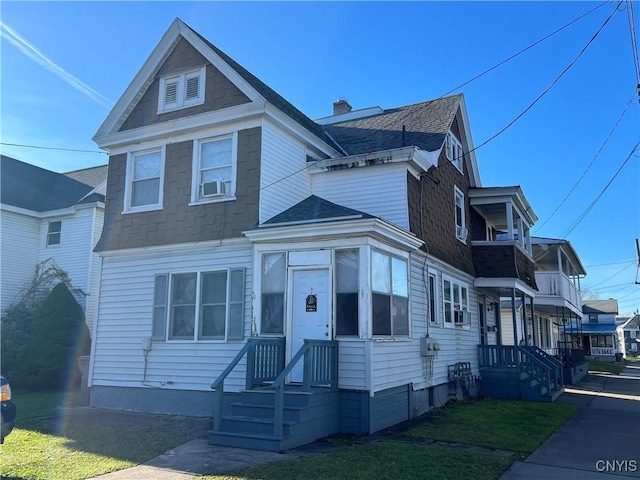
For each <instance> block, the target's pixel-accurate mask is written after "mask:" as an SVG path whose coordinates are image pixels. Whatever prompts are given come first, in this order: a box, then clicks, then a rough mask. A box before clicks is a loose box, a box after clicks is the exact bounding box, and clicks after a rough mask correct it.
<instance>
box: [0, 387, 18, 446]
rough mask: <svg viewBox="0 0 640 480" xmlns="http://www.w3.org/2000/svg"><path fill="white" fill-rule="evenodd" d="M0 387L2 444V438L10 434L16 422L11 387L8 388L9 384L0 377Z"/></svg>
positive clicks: (0, 441)
mask: <svg viewBox="0 0 640 480" xmlns="http://www.w3.org/2000/svg"><path fill="white" fill-rule="evenodd" d="M0 387H1V392H2V394H1V396H2V407H1V408H0V410H1V411H2V427H1V428H0V430H1V436H0V443H4V437H6V436H7V435H9V434H10V433H11V430H13V423H14V422H15V420H16V404H15V403H13V402H12V401H11V387H10V386H9V382H7V380H6V379H5V378H4V377H2V376H0Z"/></svg>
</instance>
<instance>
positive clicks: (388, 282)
mask: <svg viewBox="0 0 640 480" xmlns="http://www.w3.org/2000/svg"><path fill="white" fill-rule="evenodd" d="M371 285H372V294H371V299H372V315H371V316H372V323H373V335H374V336H390V337H408V336H409V282H408V266H407V261H406V260H404V259H401V258H398V257H393V256H391V255H387V254H385V253H382V252H379V251H376V250H374V251H373V252H372V253H371Z"/></svg>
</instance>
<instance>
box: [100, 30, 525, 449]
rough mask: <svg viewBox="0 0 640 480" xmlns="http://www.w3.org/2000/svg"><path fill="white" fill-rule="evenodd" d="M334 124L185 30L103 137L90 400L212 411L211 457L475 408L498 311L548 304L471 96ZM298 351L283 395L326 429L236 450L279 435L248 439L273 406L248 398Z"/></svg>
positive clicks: (339, 106)
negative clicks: (479, 150)
mask: <svg viewBox="0 0 640 480" xmlns="http://www.w3.org/2000/svg"><path fill="white" fill-rule="evenodd" d="M334 108H335V112H334V115H332V116H330V117H325V118H323V119H320V120H318V121H317V122H316V121H313V120H311V119H309V118H308V117H306V116H305V115H304V114H303V113H301V112H300V111H299V110H298V109H296V108H295V107H294V106H293V105H291V104H290V103H289V102H287V101H286V100H285V99H284V98H282V97H281V96H280V95H278V94H277V93H276V92H274V91H273V90H272V89H271V88H270V87H268V86H267V85H265V84H264V83H262V82H261V81H260V80H258V79H257V78H256V77H255V76H254V75H253V74H251V73H250V72H248V71H247V70H246V69H244V68H243V67H242V66H240V65H239V64H238V63H237V62H235V61H234V60H233V59H231V58H229V57H228V56H227V55H225V54H224V53H223V52H221V51H220V50H219V49H218V48H217V47H215V46H214V45H212V44H211V43H209V42H208V41H207V40H205V39H203V38H202V37H201V36H200V35H199V34H197V33H196V32H195V31H193V30H192V29H191V28H190V27H188V26H187V25H185V24H184V23H183V22H181V21H180V20H179V19H176V21H175V22H174V23H173V24H172V25H171V27H170V28H169V30H168V31H167V33H166V34H165V35H164V36H163V37H162V39H161V41H160V43H159V44H158V45H157V47H156V48H155V49H154V51H153V52H152V53H151V55H150V57H149V58H148V59H147V61H146V62H145V63H144V65H143V66H142V68H141V70H140V72H139V73H138V74H137V75H136V77H135V78H134V79H133V81H132V82H131V84H130V86H129V87H128V88H127V90H126V91H125V92H124V94H123V95H122V97H121V98H120V100H119V101H118V102H117V104H116V105H115V107H114V108H113V110H112V111H111V113H110V114H109V115H108V117H107V118H106V120H105V121H104V123H103V124H102V126H101V127H100V128H99V130H98V132H97V133H96V135H95V137H94V140H95V141H96V143H97V144H98V145H99V146H100V147H101V148H103V149H105V150H107V151H108V152H109V174H108V181H107V193H106V213H105V224H104V230H103V233H102V237H101V239H100V241H99V242H98V245H97V247H96V251H97V252H98V253H99V254H100V255H101V257H102V277H101V294H100V307H99V312H98V317H97V323H96V328H95V335H94V343H93V348H92V357H91V365H90V373H89V376H90V379H89V381H90V385H91V387H92V399H91V402H92V405H94V406H99V407H107V408H121V409H128V410H143V411H154V412H171V413H181V414H197V415H211V414H212V411H213V414H214V417H215V418H216V420H215V423H216V425H215V430H216V431H215V433H212V436H211V441H212V442H213V443H225V444H229V445H233V444H243V445H245V446H247V445H251V446H254V447H255V448H267V449H281V448H285V447H290V446H292V445H294V444H298V445H299V444H301V443H306V442H308V441H312V440H313V439H314V438H318V437H321V436H325V435H329V434H331V433H337V432H344V433H365V432H374V431H377V430H380V429H382V428H386V427H388V426H391V425H394V424H396V423H399V422H401V421H404V420H407V419H409V418H412V417H415V416H417V415H419V414H421V413H423V412H425V411H427V410H429V409H431V408H433V407H435V406H440V405H442V404H443V403H445V402H446V401H447V400H449V398H451V395H453V396H457V395H459V393H460V389H461V388H462V387H464V389H465V391H466V392H469V391H471V392H473V391H474V388H473V386H474V384H475V380H476V379H477V377H478V375H479V364H478V344H479V343H486V344H495V343H497V342H498V340H497V338H498V335H499V323H500V318H499V316H497V315H496V313H495V312H498V311H499V308H498V307H497V306H498V305H499V301H500V297H501V296H507V295H511V294H512V293H513V294H514V295H517V297H518V299H522V298H524V299H526V300H527V301H532V300H531V299H532V298H533V297H534V296H535V291H536V283H535V274H534V272H535V265H534V261H533V258H532V250H531V239H530V233H529V232H530V229H531V226H532V225H533V223H534V222H535V221H536V216H535V214H534V213H533V210H532V209H531V207H530V205H529V203H528V202H527V200H526V198H525V197H524V194H523V193H522V190H521V189H520V187H518V186H513V187H491V188H483V187H482V185H481V182H480V176H479V172H478V166H477V163H476V160H475V155H474V153H473V142H472V139H471V133H470V125H469V120H468V118H467V112H466V106H465V101H464V97H463V96H462V95H453V96H449V97H444V98H441V99H436V100H432V101H427V102H421V103H417V104H414V105H408V106H404V107H399V108H393V109H386V110H385V109H381V108H379V107H374V108H368V109H364V110H352V109H351V107H350V105H348V103H347V102H344V101H341V102H336V104H334ZM498 232H503V233H504V238H499V237H498ZM490 312H494V313H492V314H490ZM305 342H306V343H305ZM303 345H307V346H305V347H303V348H309V349H310V350H309V351H312V352H313V353H312V354H311V357H309V358H308V359H306V360H304V362H303V361H302V360H301V361H300V363H299V364H296V365H295V366H294V365H292V366H291V367H290V368H291V371H289V370H285V373H284V374H283V375H286V380H287V382H286V383H287V389H290V388H296V386H299V387H300V388H301V389H303V390H304V391H307V390H308V389H309V388H311V390H312V391H311V392H310V394H313V395H311V397H312V398H311V397H310V398H309V399H308V400H305V402H306V401H308V402H320V403H318V404H316V408H317V411H321V412H323V413H322V414H321V415H320V417H317V415H318V413H315V414H310V416H311V420H309V422H310V423H304V422H303V421H302V420H297V421H294V420H286V419H287V418H288V416H287V415H289V414H288V413H285V420H286V422H289V423H291V425H289V423H287V425H286V429H285V430H286V432H284V433H282V434H281V435H279V436H278V435H276V434H275V433H274V434H269V433H268V432H267V433H265V432H258V431H256V432H254V433H247V430H244V433H245V434H246V435H244V436H243V434H242V433H238V432H242V431H243V429H251V428H258V426H259V425H265V424H268V425H272V424H274V421H275V423H276V424H277V423H278V420H277V417H278V415H277V414H276V419H275V420H274V419H271V420H268V419H267V420H265V419H262V420H260V421H258V420H256V419H255V418H254V420H253V421H251V422H249V423H250V424H251V425H252V426H247V425H244V427H241V426H239V425H238V423H242V422H243V420H242V419H243V418H245V417H247V416H252V415H257V414H256V412H255V411H253V410H255V409H257V408H258V407H257V406H256V403H257V404H260V405H262V404H263V403H264V405H262V406H264V407H267V405H268V404H269V402H273V397H270V398H271V400H269V398H267V397H258V398H257V399H256V398H254V399H253V400H251V401H247V400H246V399H247V398H248V397H246V396H242V395H249V394H251V393H252V392H253V393H254V394H255V395H258V396H259V395H260V394H262V393H264V392H271V393H273V391H270V390H264V389H263V390H259V391H253V390H254V388H253V387H255V386H256V385H262V384H263V383H265V382H266V383H267V384H271V382H274V381H275V382H276V384H278V382H279V380H278V379H277V378H275V377H277V375H278V374H279V373H280V372H281V370H282V367H283V366H284V365H288V364H289V363H290V361H291V360H292V358H294V357H295V355H296V352H298V351H299V350H300V348H301V347H302V346H303ZM309 345H312V346H309ZM245 350H246V351H247V355H249V357H248V359H247V357H242V356H241V357H238V362H239V363H238V364H237V366H235V368H234V369H233V370H232V371H231V373H230V374H229V376H228V377H226V383H225V387H224V388H225V394H224V395H223V396H221V397H220V398H222V399H223V400H221V401H222V402H223V403H221V404H217V403H216V404H215V405H214V398H213V394H212V392H211V388H210V386H211V384H212V382H214V381H215V380H216V379H217V378H218V377H219V376H220V375H221V374H222V372H223V371H225V368H227V367H228V366H229V365H235V364H234V363H232V362H233V361H234V358H236V355H238V354H239V353H240V354H241V355H242V354H244V352H245ZM319 352H324V353H319ZM334 356H335V357H334ZM269 361H274V362H275V363H269ZM265 362H267V364H265ZM305 362H306V363H305ZM309 362H315V363H313V364H312V363H309ZM265 365H266V366H265ZM303 365H306V366H307V367H308V370H307V369H306V367H305V369H303ZM263 367H264V369H263V370H260V369H262V368H263ZM258 370H260V371H261V372H263V373H262V375H263V376H262V377H260V375H259V374H258V373H257V372H258ZM265 372H267V373H265ZM268 372H271V373H268ZM322 375H325V376H326V377H322ZM451 375H454V377H451ZM310 376H314V377H313V378H316V377H317V378H316V380H315V383H313V387H309V384H307V381H308V379H309V378H310ZM320 377H322V379H319V378H320ZM283 378H284V377H283ZM311 382H314V380H311ZM452 382H453V383H452ZM307 387H309V388H307ZM245 388H248V390H250V391H249V392H245V393H244V394H241V393H240V392H241V391H242V390H243V389H245ZM219 391H220V387H219V388H218V392H219ZM307 393H309V392H307ZM314 395H315V396H314ZM236 398H237V399H239V401H240V404H234V405H232V403H233V400H234V399H236ZM297 398H298V400H300V399H301V398H303V397H297ZM304 398H307V397H304ZM242 399H245V401H244V402H245V403H242ZM318 399H322V400H318ZM290 400H291V399H290V397H286V400H285V404H286V405H288V403H287V402H289V401H290ZM300 401H302V400H300ZM238 405H239V406H238ZM260 405H258V406H260ZM243 406H244V408H245V410H247V411H245V413H243V414H240V413H235V414H234V413H233V412H232V411H231V410H230V409H231V408H240V407H243ZM299 407H301V406H300V405H299ZM304 407H305V408H310V405H307V404H305V405H304ZM270 408H273V406H272V407H270ZM286 408H292V407H291V406H289V407H286ZM276 410H277V408H276ZM218 415H219V416H218ZM263 416H264V414H263ZM266 416H267V417H268V416H269V414H267V415H266ZM263 420H264V421H263ZM269 422H271V423H269ZM286 422H285V423H286ZM245 423H247V422H246V421H245ZM300 423H303V424H304V426H302V427H301V426H300ZM294 424H295V425H294ZM296 425H297V426H296ZM265 428H271V427H265ZM275 428H276V431H277V430H278V427H275ZM279 428H282V424H280V427H279ZM300 428H301V429H302V432H301V431H300ZM289 429H290V430H289ZM296 429H298V430H296ZM287 432H288V433H287ZM236 434H237V435H236ZM252 435H253V436H252ZM252 439H253V440H252ZM254 441H255V442H254ZM252 442H253V443H252ZM270 442H276V443H270ZM278 442H279V443H278Z"/></svg>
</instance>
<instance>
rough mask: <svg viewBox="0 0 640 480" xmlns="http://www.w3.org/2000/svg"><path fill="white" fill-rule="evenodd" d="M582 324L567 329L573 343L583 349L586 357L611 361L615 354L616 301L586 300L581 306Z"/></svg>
mask: <svg viewBox="0 0 640 480" xmlns="http://www.w3.org/2000/svg"><path fill="white" fill-rule="evenodd" d="M582 314H583V317H582V322H581V323H579V324H578V325H577V326H573V327H572V328H570V329H567V333H569V334H571V335H572V337H573V339H574V342H576V343H577V344H578V345H581V347H582V348H583V349H584V352H585V354H586V355H592V356H595V357H602V358H604V359H609V360H610V359H613V358H615V354H616V353H617V341H616V315H618V301H617V300H616V299H613V298H610V299H608V300H588V301H585V302H583V304H582Z"/></svg>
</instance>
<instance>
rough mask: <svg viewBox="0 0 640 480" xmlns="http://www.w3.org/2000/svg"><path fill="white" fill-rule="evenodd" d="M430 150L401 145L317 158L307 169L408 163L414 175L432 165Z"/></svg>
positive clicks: (314, 170) (323, 170) (319, 171)
mask: <svg viewBox="0 0 640 480" xmlns="http://www.w3.org/2000/svg"><path fill="white" fill-rule="evenodd" d="M430 157H431V158H432V157H433V156H432V155H430V152H425V151H423V150H420V149H418V148H416V147H401V148H394V149H390V150H382V151H380V152H373V153H365V154H360V155H350V156H347V157H339V158H329V159H326V160H319V161H318V162H317V163H316V164H315V165H314V166H313V167H311V168H310V169H309V172H310V173H311V174H317V173H322V172H327V171H331V170H343V169H350V168H358V167H368V166H372V165H382V164H385V163H404V162H406V163H408V164H409V165H410V166H411V167H413V168H411V169H410V171H411V173H412V174H413V175H415V176H416V177H417V176H418V175H419V173H420V172H422V171H424V172H426V171H427V170H429V168H430V167H432V166H434V165H433V163H432V162H431V161H430Z"/></svg>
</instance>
